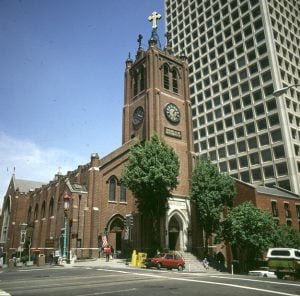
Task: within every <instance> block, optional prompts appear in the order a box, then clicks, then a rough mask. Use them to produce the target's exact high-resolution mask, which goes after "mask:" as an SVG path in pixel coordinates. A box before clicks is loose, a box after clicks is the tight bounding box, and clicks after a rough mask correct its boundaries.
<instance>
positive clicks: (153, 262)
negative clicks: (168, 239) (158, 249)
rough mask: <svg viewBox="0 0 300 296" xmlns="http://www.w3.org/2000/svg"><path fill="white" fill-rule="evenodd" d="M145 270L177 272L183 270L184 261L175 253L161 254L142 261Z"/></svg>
mask: <svg viewBox="0 0 300 296" xmlns="http://www.w3.org/2000/svg"><path fill="white" fill-rule="evenodd" d="M144 264H145V266H146V268H150V267H156V268H157V269H161V268H167V269H173V268H176V269H178V270H179V271H181V270H183V269H184V268H185V261H184V259H183V257H182V256H180V255H179V254H177V253H161V254H158V255H156V256H155V257H153V258H147V259H145V261H144Z"/></svg>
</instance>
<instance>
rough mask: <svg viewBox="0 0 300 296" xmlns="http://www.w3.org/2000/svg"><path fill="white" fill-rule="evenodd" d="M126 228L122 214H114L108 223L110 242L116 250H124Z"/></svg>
mask: <svg viewBox="0 0 300 296" xmlns="http://www.w3.org/2000/svg"><path fill="white" fill-rule="evenodd" d="M123 229H124V218H123V217H122V216H120V215H117V216H114V217H113V218H112V219H111V220H110V222H109V223H108V227H107V232H108V243H109V244H110V245H111V246H112V247H113V248H114V250H115V251H116V252H117V251H121V250H122V232H123Z"/></svg>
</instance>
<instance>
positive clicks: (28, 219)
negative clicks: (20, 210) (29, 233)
mask: <svg viewBox="0 0 300 296" xmlns="http://www.w3.org/2000/svg"><path fill="white" fill-rule="evenodd" d="M31 211H32V207H31V206H30V207H29V209H28V213H27V223H29V222H30V218H31Z"/></svg>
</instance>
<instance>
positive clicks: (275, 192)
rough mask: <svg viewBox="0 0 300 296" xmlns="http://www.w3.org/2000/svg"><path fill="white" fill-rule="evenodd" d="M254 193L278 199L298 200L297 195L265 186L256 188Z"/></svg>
mask: <svg viewBox="0 0 300 296" xmlns="http://www.w3.org/2000/svg"><path fill="white" fill-rule="evenodd" d="M256 192H257V193H262V194H268V195H275V196H280V197H287V198H299V195H297V194H295V193H293V192H289V191H287V190H284V189H281V188H280V189H279V188H278V189H277V188H271V187H265V186H257V187H256Z"/></svg>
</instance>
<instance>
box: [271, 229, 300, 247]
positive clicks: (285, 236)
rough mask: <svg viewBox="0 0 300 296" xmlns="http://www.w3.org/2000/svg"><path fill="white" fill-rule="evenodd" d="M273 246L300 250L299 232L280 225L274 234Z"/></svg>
mask: <svg viewBox="0 0 300 296" xmlns="http://www.w3.org/2000/svg"><path fill="white" fill-rule="evenodd" d="M274 245H275V246H276V247H281V248H295V249H299V248H300V232H299V230H297V229H295V228H293V227H291V226H288V225H285V224H281V225H279V226H278V227H277V229H276V232H275V234H274Z"/></svg>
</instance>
